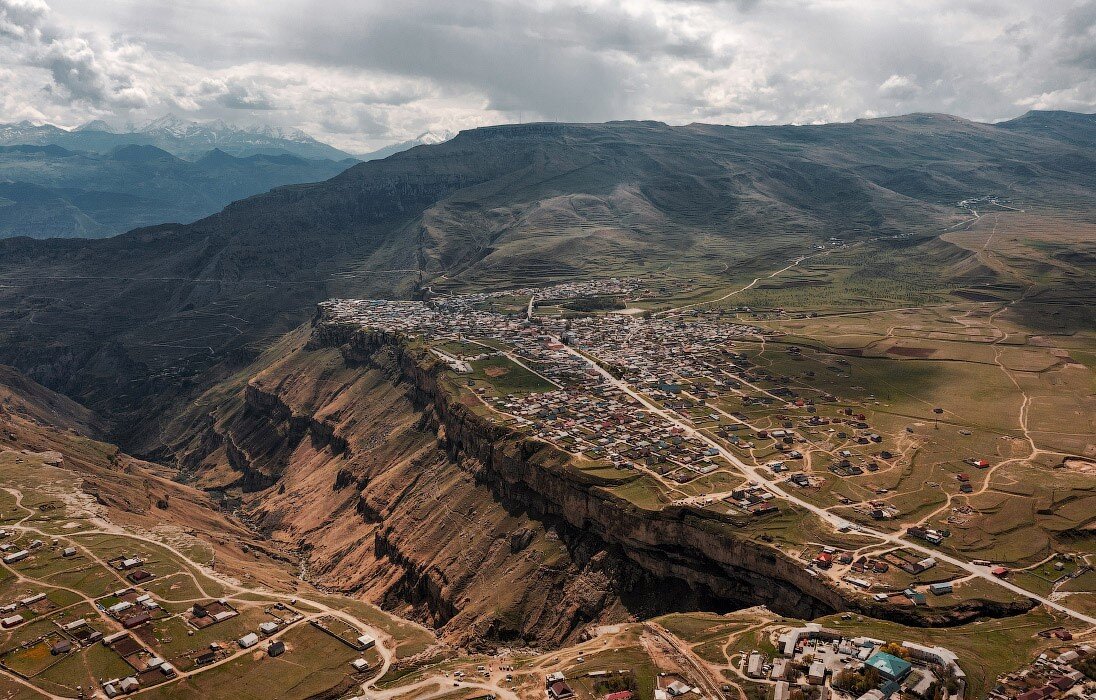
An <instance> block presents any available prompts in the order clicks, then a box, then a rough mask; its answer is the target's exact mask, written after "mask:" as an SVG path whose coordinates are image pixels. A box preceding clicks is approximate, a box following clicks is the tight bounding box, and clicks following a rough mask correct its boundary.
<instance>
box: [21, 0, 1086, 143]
mask: <svg viewBox="0 0 1096 700" xmlns="http://www.w3.org/2000/svg"><path fill="white" fill-rule="evenodd" d="M48 2H49V6H47V5H46V2H43V0H0V66H4V67H5V69H6V70H8V71H9V72H10V74H11V78H12V79H11V81H10V86H9V87H7V90H8V95H7V96H6V99H4V100H3V101H2V102H0V109H2V110H3V113H0V120H6V119H9V118H14V117H15V116H16V115H17V114H22V115H26V114H28V113H37V114H41V115H43V117H44V118H47V119H52V120H54V121H57V122H60V123H66V124H73V123H77V122H79V121H83V120H85V119H87V118H91V117H101V116H108V117H109V116H111V115H113V116H114V117H115V119H116V120H126V119H132V120H134V121H139V120H141V119H145V118H152V117H156V116H159V115H161V114H162V113H164V112H165V111H168V110H176V111H182V112H185V113H186V116H190V117H192V118H209V119H213V118H225V119H228V120H230V121H239V120H247V119H254V120H262V121H264V122H268V123H271V124H273V125H276V126H296V127H300V128H302V129H304V130H306V131H309V132H311V133H313V134H314V135H315V136H317V137H319V138H323V139H326V140H329V141H331V142H333V143H335V144H336V145H339V146H342V147H344V148H350V149H354V150H360V151H364V150H370V149H372V148H375V147H377V146H379V145H383V144H384V143H386V142H392V141H401V140H405V139H407V138H411V137H413V136H415V135H417V134H419V133H421V132H423V131H427V130H431V129H435V130H443V129H448V130H457V129H461V128H470V127H475V126H480V125H484V124H491V123H499V122H506V121H517V120H519V119H522V120H526V121H528V120H534V119H541V120H569V121H600V120H606V119H627V118H642V119H661V120H664V121H668V122H671V123H686V122H690V121H713V122H723V123H732V124H749V123H789V122H790V123H808V122H817V121H835V120H836V121H839V120H851V119H855V118H857V117H861V116H866V115H882V114H893V113H895V112H908V111H934V112H950V113H955V114H959V115H961V116H966V117H969V118H976V119H983V120H996V119H1003V118H1008V117H1012V116H1015V115H1017V114H1018V113H1020V112H1022V111H1023V110H1025V109H1027V108H1028V107H1033V106H1035V107H1047V108H1068V109H1076V110H1082V111H1093V110H1096V49H1094V48H1093V47H1096V0H1043V1H1042V2H1040V3H1039V4H1038V6H1034V5H1033V4H1032V3H1030V2H1028V1H1027V0H995V1H994V2H992V3H990V2H986V0H892V1H891V2H887V3H863V2H852V1H851V0H766V1H765V2H759V1H758V0H447V2H436V0H404V1H403V2H399V3H393V2H390V1H388V0H327V2H325V3H324V4H323V5H322V11H317V5H316V4H315V3H314V2H311V1H310V0H232V1H228V2H226V1H225V0H190V1H189V2H187V3H185V4H181V3H177V2H175V1H174V0H143V1H142V2H139V3H135V2H132V0H97V2H94V3H89V2H86V0H48ZM17 105H28V106H29V108H27V107H22V108H20V107H17Z"/></svg>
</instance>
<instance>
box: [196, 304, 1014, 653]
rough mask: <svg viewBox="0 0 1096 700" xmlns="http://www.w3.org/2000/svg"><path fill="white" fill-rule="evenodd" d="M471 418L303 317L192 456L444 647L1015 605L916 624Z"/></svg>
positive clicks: (378, 347) (310, 563)
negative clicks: (734, 620)
mask: <svg viewBox="0 0 1096 700" xmlns="http://www.w3.org/2000/svg"><path fill="white" fill-rule="evenodd" d="M305 333H307V339H305ZM484 410H485V409H484V408H483V407H482V405H480V404H479V403H478V401H477V400H476V399H475V398H474V397H472V396H470V395H468V394H467V392H465V391H464V390H462V389H461V388H460V387H458V386H455V385H453V384H452V383H451V382H450V380H448V379H447V378H446V375H445V373H443V372H441V371H440V370H439V368H438V366H437V365H436V364H435V362H434V361H433V360H432V359H431V358H430V357H429V356H428V355H427V354H425V353H423V352H421V350H419V349H417V348H415V347H414V346H413V345H412V344H410V343H408V342H405V341H404V340H403V339H401V338H400V337H398V336H393V335H388V334H385V333H376V332H365V331H363V330H361V329H359V328H356V327H353V326H348V325H340V324H336V323H331V322H328V321H327V320H326V319H324V318H322V317H317V318H316V319H315V320H314V323H313V327H312V328H311V329H310V330H308V331H304V330H302V331H300V337H298V338H297V339H296V340H295V341H294V347H293V349H292V350H291V351H289V352H285V353H283V354H282V355H281V356H279V358H278V359H277V360H276V361H275V362H273V363H271V364H269V365H268V366H266V367H263V368H262V369H260V370H259V371H257V372H256V373H254V374H253V375H252V376H251V377H250V379H249V380H248V381H247V383H246V386H244V387H243V388H242V390H241V391H239V392H237V393H236V394H234V395H233V397H232V398H231V399H230V400H228V401H226V402H224V403H222V404H221V405H220V406H219V407H218V408H217V409H216V410H215V411H214V412H213V414H214V416H215V418H214V420H213V421H212V423H211V424H210V430H213V431H215V432H216V433H217V435H218V437H217V438H215V439H213V438H208V437H206V438H201V439H200V440H197V441H196V442H195V443H194V444H195V446H196V447H195V448H194V449H196V450H200V449H201V448H200V446H201V445H207V446H214V445H222V446H224V448H225V449H224V450H223V452H224V454H225V459H226V460H227V461H228V462H229V464H230V466H231V467H232V469H234V470H235V473H237V474H238V475H239V478H238V480H237V486H239V487H241V488H243V489H244V490H247V491H250V492H251V493H250V494H249V495H248V496H247V497H246V499H245V500H246V506H247V509H248V510H249V512H250V513H251V517H252V519H253V522H254V523H255V525H256V526H257V527H258V528H260V529H261V530H262V531H263V532H264V533H266V534H267V535H268V536H270V537H271V538H274V539H275V540H280V541H282V542H283V543H285V544H287V545H289V546H295V547H298V548H299V549H300V551H301V553H302V556H303V557H304V558H305V559H306V560H307V571H308V575H309V576H310V577H311V578H312V579H313V580H314V581H316V582H317V583H319V584H321V585H324V586H328V587H331V588H336V589H339V590H341V591H343V592H348V593H353V594H357V595H360V596H363V597H366V598H369V599H371V600H374V601H377V602H380V603H381V604H382V605H384V606H385V607H387V608H389V609H391V610H393V611H395V612H398V613H400V614H404V615H407V616H411V617H415V618H417V619H420V620H423V621H425V622H428V623H430V624H432V625H434V626H436V627H438V628H439V631H440V632H441V633H442V634H443V635H444V636H445V637H447V638H448V639H449V640H450V641H456V642H459V643H466V644H473V645H484V644H486V645H491V644H500V643H504V644H530V645H537V646H550V645H557V644H561V643H564V642H567V641H569V640H573V639H574V638H576V637H577V636H578V634H579V633H580V632H581V630H582V628H583V627H584V626H586V625H587V624H590V623H594V622H606V621H616V620H621V619H626V618H629V617H633V618H634V617H646V616H649V615H654V614H659V613H663V612H667V611H670V610H683V609H703V610H715V611H727V610H731V609H736V608H740V607H746V606H752V605H758V604H763V605H766V606H768V607H770V608H771V609H773V610H774V611H776V612H779V613H781V614H785V615H790V616H796V617H803V618H811V617H815V616H817V615H820V614H825V613H829V612H834V611H840V610H846V609H857V610H860V611H862V612H866V613H869V614H873V615H877V616H883V617H891V618H893V619H899V620H901V621H903V622H907V623H910V624H956V623H958V622H960V621H965V620H969V619H971V617H978V616H981V615H985V614H1011V613H1013V612H1020V610H1019V609H1017V610H1011V609H1007V608H1009V606H1007V605H1002V604H996V605H997V607H996V608H993V609H991V608H990V607H989V605H988V604H986V605H982V604H980V603H979V602H977V601H976V602H974V603H973V604H968V605H967V606H966V607H965V608H963V609H961V610H960V609H956V610H952V611H949V610H940V609H933V611H932V613H931V615H932V616H931V617H930V616H928V615H925V614H924V613H923V612H919V611H918V610H916V609H905V610H896V609H892V608H891V607H890V606H886V605H882V604H878V603H875V602H874V601H871V600H869V599H865V598H862V597H860V596H856V595H849V594H846V593H844V592H843V591H841V590H839V589H837V588H835V587H834V586H832V584H830V583H829V582H828V581H826V580H824V579H822V578H818V577H815V576H813V575H811V574H810V573H809V572H808V571H807V570H806V569H805V568H804V567H803V566H802V564H801V562H798V561H796V560H794V559H792V558H790V557H789V556H787V555H786V554H784V553H783V552H781V551H780V550H779V549H777V548H775V547H773V546H770V545H768V544H766V543H763V542H759V541H757V540H755V539H753V538H752V537H751V536H750V535H749V533H747V532H744V531H743V530H742V529H741V528H740V524H738V523H736V522H735V521H734V520H733V519H732V518H731V517H729V516H727V515H724V514H720V513H718V512H715V511H712V510H702V509H697V508H690V507H678V506H670V507H665V508H663V509H661V510H648V509H644V508H641V507H639V506H637V505H636V504H634V503H632V502H630V501H628V500H626V499H624V498H623V497H621V496H619V495H617V494H616V493H614V492H613V491H612V488H611V487H612V486H614V485H617V484H616V483H614V482H611V481H607V480H604V479H599V478H594V477H591V476H590V475H589V474H588V473H586V472H583V471H581V470H578V469H576V468H574V467H573V465H572V464H571V463H570V461H569V457H568V455H566V454H565V453H563V452H561V451H559V450H557V449H555V448H554V447H552V446H551V445H548V444H546V443H543V442H541V441H538V440H535V439H530V438H528V437H527V436H525V435H524V434H522V433H520V432H516V431H514V430H512V429H510V428H508V427H506V426H504V425H502V424H500V423H498V422H496V421H494V420H492V419H491V418H490V417H488V416H487V415H485V413H484ZM208 459H209V457H208V455H196V454H191V455H190V457H189V458H188V459H187V460H186V461H187V462H188V463H191V464H200V463H202V462H203V461H208ZM1017 607H1019V606H1017Z"/></svg>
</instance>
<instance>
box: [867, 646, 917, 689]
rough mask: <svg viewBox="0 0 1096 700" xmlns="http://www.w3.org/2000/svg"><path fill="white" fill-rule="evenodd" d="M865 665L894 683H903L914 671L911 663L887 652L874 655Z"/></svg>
mask: <svg viewBox="0 0 1096 700" xmlns="http://www.w3.org/2000/svg"><path fill="white" fill-rule="evenodd" d="M865 663H866V664H867V665H868V666H871V667H872V668H874V669H875V670H877V671H879V675H880V676H882V677H883V678H884V679H886V680H888V681H894V682H895V683H899V682H901V681H902V680H903V679H904V678H905V677H906V676H908V675H909V674H910V671H911V670H912V669H913V666H912V665H910V662H909V661H906V660H905V659H900V658H898V657H897V656H895V655H893V654H888V653H886V652H885V651H881V652H878V653H876V654H872V656H871V657H870V658H868V660H867V661H866V662H865Z"/></svg>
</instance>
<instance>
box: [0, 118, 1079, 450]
mask: <svg viewBox="0 0 1096 700" xmlns="http://www.w3.org/2000/svg"><path fill="white" fill-rule="evenodd" d="M1056 121H1058V117H1056V116H1055V115H1053V114H1051V115H1040V114H1036V115H1032V116H1030V117H1028V118H1027V119H1026V120H1024V126H1023V128H1017V127H1016V125H1015V124H1012V125H1011V126H1010V125H1009V124H1008V123H1006V124H1004V125H990V124H980V123H975V122H970V121H966V120H962V119H958V118H955V117H943V116H940V115H909V116H906V117H894V118H887V119H877V120H864V121H859V122H856V123H852V124H832V125H821V126H779V127H746V128H737V127H726V126H715V125H705V124H693V125H688V126H683V127H671V126H667V125H665V124H661V123H656V122H612V123H607V124H556V123H545V124H524V125H510V126H497V127H487V128H482V129H475V130H471V131H465V132H461V133H460V134H459V135H458V136H456V137H455V138H453V139H451V140H449V141H446V142H444V143H440V144H437V145H431V146H419V147H416V148H413V149H411V150H409V151H405V152H403V153H399V154H396V155H394V156H391V157H389V158H386V159H384V160H380V161H371V162H367V163H362V164H360V165H357V166H354V167H352V168H350V169H349V170H347V171H346V172H343V173H341V174H340V175H337V176H335V177H334V178H332V179H330V180H328V181H326V182H322V183H316V184H308V185H293V186H287V187H282V188H279V189H276V190H274V191H272V192H270V193H267V194H264V195H259V196H255V197H252V198H250V199H246V200H243V201H241V202H236V203H234V204H232V205H230V206H228V207H227V208H226V209H225V210H224V211H222V212H220V213H219V214H216V215H213V216H211V217H209V218H206V219H203V220H201V221H198V222H196V223H194V224H191V225H187V226H178V225H161V226H156V227H151V228H146V229H138V230H135V231H132V232H130V233H127V234H124V235H121V236H117V237H115V238H111V239H107V240H103V241H45V242H32V241H28V240H25V239H14V240H9V241H6V242H3V243H0V275H2V281H3V284H4V286H3V287H2V288H0V299H2V301H3V307H4V308H5V309H7V311H6V313H5V314H4V315H3V317H2V318H0V332H3V333H4V337H5V339H6V341H5V343H4V344H3V356H2V357H0V360H3V361H6V362H10V363H12V364H14V365H16V366H17V367H19V368H20V369H21V370H24V371H26V372H28V373H29V374H30V375H31V376H32V377H34V378H35V379H37V380H40V381H42V382H44V383H45V384H47V385H48V386H50V387H52V388H55V389H61V390H63V391H64V392H66V393H68V394H70V395H72V396H75V397H79V398H81V399H82V400H84V401H85V402H87V403H88V404H89V405H90V406H91V407H92V408H94V409H96V410H100V411H102V412H103V413H104V414H105V415H108V416H110V417H112V418H116V419H120V418H122V417H124V416H132V415H142V416H147V415H150V410H151V415H156V410H158V409H156V408H155V407H157V406H162V403H163V401H164V398H163V397H165V396H172V397H178V396H185V395H186V394H187V392H189V391H191V390H192V389H193V388H196V387H200V386H202V385H204V384H205V383H206V382H208V381H209V377H208V376H206V375H205V372H207V371H208V370H209V369H210V368H211V367H214V366H218V365H220V366H221V367H222V370H221V371H227V370H229V369H230V367H231V363H235V362H241V361H246V360H248V359H250V358H253V357H254V356H255V354H256V353H257V351H258V350H259V349H260V348H261V347H263V346H265V344H267V343H268V342H269V341H270V340H271V339H272V338H273V337H275V336H276V335H278V334H281V333H284V332H286V331H288V330H289V329H291V328H293V327H294V326H295V325H297V324H298V323H299V322H301V321H303V320H304V319H305V318H307V317H308V315H310V314H311V313H312V307H313V304H314V303H315V302H317V301H319V300H321V299H324V298H327V297H331V296H351V295H381V296H404V297H406V296H411V295H415V294H418V293H420V292H421V291H422V290H423V289H425V288H428V287H429V288H430V289H431V290H433V291H443V290H445V289H447V288H483V287H489V288H499V287H505V286H508V285H513V284H515V283H520V284H544V283H549V282H553V281H559V280H565V279H575V278H583V277H591V276H602V275H614V274H615V275H620V274H642V273H645V272H655V271H657V272H660V273H667V274H673V275H676V276H677V277H679V278H681V279H682V280H689V279H694V280H695V279H700V280H708V281H718V280H724V281H726V280H727V279H729V278H736V279H737V278H739V277H743V276H746V275H748V274H750V272H751V271H756V270H760V269H770V267H771V263H772V262H773V261H777V260H782V259H788V258H790V257H792V256H794V255H796V254H800V253H802V252H804V251H809V250H810V249H811V246H812V245H815V244H817V243H818V242H820V241H825V240H827V239H829V238H831V237H839V238H843V239H846V240H858V239H861V238H866V237H870V236H886V235H916V236H926V237H931V236H934V235H938V234H939V233H940V232H941V231H942V230H943V229H945V228H947V227H949V226H953V225H956V224H958V223H959V222H961V221H962V220H963V218H964V217H966V216H968V214H967V212H966V209H964V208H962V207H959V206H957V204H958V203H959V202H960V201H963V200H966V199H968V198H971V197H979V196H986V195H996V196H1007V197H1011V198H1012V199H1013V200H1015V201H1019V202H1023V203H1025V206H1034V207H1045V208H1055V207H1057V208H1062V209H1063V210H1067V211H1071V212H1077V216H1079V217H1081V218H1082V219H1083V218H1085V217H1091V216H1092V214H1091V212H1092V207H1091V202H1092V201H1093V196H1094V192H1096V174H1094V173H1096V162H1094V160H1093V156H1092V153H1093V149H1092V148H1091V145H1092V144H1093V143H1094V141H1096V130H1093V129H1092V128H1091V120H1084V119H1078V120H1077V121H1078V123H1079V124H1080V126H1074V127H1071V128H1070V129H1069V130H1068V133H1067V136H1068V138H1059V137H1058V136H1056V134H1057V133H1058V132H1057V131H1055V130H1046V129H1040V128H1034V127H1036V126H1038V125H1039V124H1040V123H1043V122H1046V123H1051V122H1056ZM1086 125H1088V126H1086ZM1044 132H1046V133H1044ZM1079 144H1080V145H1079ZM956 264H957V263H956ZM960 268H961V265H960V266H958V267H955V268H954V269H956V270H959V269H960ZM30 319H33V320H34V323H28V320H30ZM226 361H227V362H229V363H230V364H229V365H225V364H224V363H225V362H226ZM121 424H126V425H129V426H131V427H133V426H135V425H136V424H134V423H132V422H123V423H120V424H119V425H121ZM142 434H144V433H142ZM147 447H149V448H152V447H154V446H152V445H149V446H147Z"/></svg>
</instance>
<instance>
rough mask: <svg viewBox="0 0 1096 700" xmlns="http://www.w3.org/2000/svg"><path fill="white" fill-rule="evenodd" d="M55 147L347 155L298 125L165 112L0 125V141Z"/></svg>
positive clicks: (325, 157)
mask: <svg viewBox="0 0 1096 700" xmlns="http://www.w3.org/2000/svg"><path fill="white" fill-rule="evenodd" d="M16 144H32V145H57V146H61V147H63V148H67V149H70V150H74V151H91V152H95V153H108V152H110V151H111V150H112V149H114V148H117V147H118V146H122V145H130V144H136V145H147V146H156V147H157V148H162V149H163V150H165V151H167V152H169V153H171V154H173V155H176V156H179V157H180V158H194V157H199V156H201V155H202V154H205V153H207V152H209V151H211V150H212V149H214V148H217V149H220V150H222V151H224V152H225V153H229V154H231V155H234V156H252V155H276V154H282V153H288V154H291V155H295V156H298V157H301V158H307V159H310V160H337V161H338V160H345V159H347V158H351V157H352V156H351V155H350V154H348V153H346V152H344V151H340V150H339V149H337V148H335V147H333V146H329V145H327V144H326V143H322V142H320V141H317V140H316V139H314V138H312V137H311V136H309V135H308V134H306V133H304V132H303V131H301V130H299V129H285V128H281V127H273V126H270V125H259V126H249V127H244V126H236V125H233V124H228V123H226V122H224V121H220V120H218V121H212V122H198V121H191V120H187V119H183V118H181V117H178V116H176V115H174V114H168V115H166V116H163V117H160V118H159V119H154V120H153V121H151V122H148V123H147V124H143V125H140V126H132V125H130V126H127V127H126V128H124V129H114V128H112V127H111V126H110V124H108V123H107V122H105V121H103V120H95V121H91V122H88V123H87V124H84V125H83V126H80V127H78V128H76V129H73V130H71V131H70V130H67V129H62V128H60V127H56V126H53V125H52V124H42V125H36V124H33V123H31V122H25V121H24V122H20V123H18V124H2V125H0V145H16Z"/></svg>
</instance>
